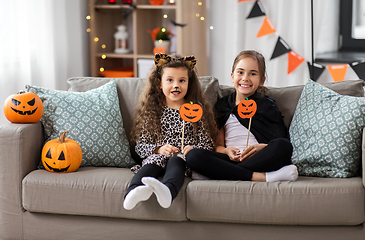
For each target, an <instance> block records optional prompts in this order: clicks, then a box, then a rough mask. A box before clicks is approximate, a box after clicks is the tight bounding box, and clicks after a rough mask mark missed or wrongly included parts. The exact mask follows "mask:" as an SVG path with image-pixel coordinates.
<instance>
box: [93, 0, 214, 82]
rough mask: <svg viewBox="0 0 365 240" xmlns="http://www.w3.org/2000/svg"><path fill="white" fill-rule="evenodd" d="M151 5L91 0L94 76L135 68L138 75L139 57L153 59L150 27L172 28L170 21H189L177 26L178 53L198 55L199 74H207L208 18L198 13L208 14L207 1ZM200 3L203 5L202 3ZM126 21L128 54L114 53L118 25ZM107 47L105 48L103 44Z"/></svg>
mask: <svg viewBox="0 0 365 240" xmlns="http://www.w3.org/2000/svg"><path fill="white" fill-rule="evenodd" d="M166 2H167V3H166ZM168 2H169V1H168V0H165V4H164V5H150V3H149V0H134V1H133V4H132V5H129V4H123V3H122V0H119V1H118V0H117V2H116V4H109V2H108V0H89V15H90V24H89V25H90V32H89V34H90V64H91V74H92V76H95V77H96V76H101V74H100V72H99V70H100V68H101V67H102V68H104V69H105V70H113V69H115V68H131V67H132V68H133V75H134V77H145V76H138V59H153V48H154V46H153V41H152V39H151V34H150V33H148V31H149V30H153V29H154V28H156V27H161V26H163V27H166V28H169V26H170V25H173V24H172V23H171V20H172V21H174V22H176V23H180V24H186V26H185V27H181V26H176V34H175V36H174V37H173V38H175V41H176V45H175V48H176V53H177V54H180V55H183V56H186V55H195V56H196V57H197V59H198V63H197V70H198V74H199V75H200V76H203V75H207V53H206V31H207V26H206V21H205V20H200V17H198V16H206V7H205V0H188V1H187V0H175V3H174V5H170V4H169V3H168ZM199 2H200V3H201V4H199ZM164 14H167V16H168V17H167V18H166V19H165V18H164V17H163V15H164ZM121 24H124V25H126V26H127V31H128V33H129V39H128V49H129V50H130V52H129V53H127V54H117V53H114V48H115V39H114V33H115V32H116V31H117V26H118V25H121ZM103 46H104V47H103Z"/></svg>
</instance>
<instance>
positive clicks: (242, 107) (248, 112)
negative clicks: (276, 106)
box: [237, 99, 257, 118]
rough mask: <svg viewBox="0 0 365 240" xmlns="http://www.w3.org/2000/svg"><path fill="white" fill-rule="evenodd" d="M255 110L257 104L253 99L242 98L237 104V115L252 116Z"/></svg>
mask: <svg viewBox="0 0 365 240" xmlns="http://www.w3.org/2000/svg"><path fill="white" fill-rule="evenodd" d="M256 110H257V104H256V102H255V101H254V100H252V99H250V100H242V101H241V102H240V103H239V104H238V106H237V112H238V115H239V116H240V117H241V118H252V117H253V115H255V113H256Z"/></svg>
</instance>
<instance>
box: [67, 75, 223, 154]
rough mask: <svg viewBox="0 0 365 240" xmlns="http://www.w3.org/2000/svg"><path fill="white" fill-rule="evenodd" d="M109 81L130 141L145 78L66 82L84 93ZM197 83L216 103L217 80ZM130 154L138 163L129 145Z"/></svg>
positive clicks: (132, 148)
mask: <svg viewBox="0 0 365 240" xmlns="http://www.w3.org/2000/svg"><path fill="white" fill-rule="evenodd" d="M109 81H115V82H116V84H117V91H118V97H119V106H120V111H121V113H122V116H123V124H124V129H125V131H126V134H127V138H128V139H129V140H130V139H131V137H130V131H131V128H132V122H133V116H134V112H135V107H136V106H137V103H138V99H139V96H140V95H141V92H142V91H143V88H144V86H145V82H146V79H145V78H94V77H74V78H70V79H68V80H67V82H68V83H69V84H70V89H69V90H70V91H75V92H84V91H88V90H90V89H94V88H97V87H99V86H101V85H103V84H105V83H107V82H109ZM199 81H200V83H201V86H202V88H203V91H204V93H205V96H206V97H207V99H208V101H209V102H211V104H212V105H214V104H215V102H216V101H217V98H218V97H217V94H218V87H219V83H218V80H217V79H216V78H214V77H209V76H206V77H199ZM130 147H131V149H130V150H131V153H132V156H133V158H134V159H135V160H137V161H140V159H139V157H138V155H137V154H136V153H135V151H134V145H133V144H131V145H130Z"/></svg>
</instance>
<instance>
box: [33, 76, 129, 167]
mask: <svg viewBox="0 0 365 240" xmlns="http://www.w3.org/2000/svg"><path fill="white" fill-rule="evenodd" d="M26 87H27V90H28V91H30V92H34V93H36V94H37V95H38V96H39V97H40V98H41V99H42V101H43V106H44V113H43V117H42V119H41V122H42V124H43V126H44V132H45V138H46V141H49V140H51V139H55V138H58V137H59V136H60V134H61V132H63V131H66V130H67V131H69V132H70V133H69V134H68V135H67V137H68V138H70V139H73V140H75V141H76V142H77V143H78V144H79V145H80V147H81V150H82V163H81V165H80V167H84V166H111V167H112V166H113V167H131V166H133V165H134V164H135V162H134V161H133V159H132V157H131V154H130V149H129V142H128V139H127V138H126V135H125V131H124V128H123V120H122V116H121V114H120V110H119V102H118V95H117V89H116V85H115V82H110V83H108V84H105V85H103V86H101V87H99V88H97V89H94V90H91V91H88V92H83V93H73V92H67V91H57V90H52V89H46V88H42V87H35V86H29V85H27V86H26Z"/></svg>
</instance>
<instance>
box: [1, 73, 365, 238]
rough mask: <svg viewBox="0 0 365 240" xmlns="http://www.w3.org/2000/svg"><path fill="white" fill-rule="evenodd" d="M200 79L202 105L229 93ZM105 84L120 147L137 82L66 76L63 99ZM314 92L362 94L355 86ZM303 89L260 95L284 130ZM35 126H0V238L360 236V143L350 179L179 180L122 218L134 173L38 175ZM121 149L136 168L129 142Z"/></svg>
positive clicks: (104, 170) (88, 170)
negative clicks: (165, 199) (272, 104)
mask: <svg viewBox="0 0 365 240" xmlns="http://www.w3.org/2000/svg"><path fill="white" fill-rule="evenodd" d="M200 81H201V84H202V87H203V89H204V91H205V94H206V96H207V97H208V99H209V101H210V102H211V103H212V104H214V103H215V101H216V100H217V98H219V97H222V96H223V95H226V94H228V93H230V92H232V91H233V89H232V87H229V86H222V85H219V81H218V80H217V79H215V78H214V77H200ZM109 82H115V83H116V88H117V94H118V101H119V107H120V113H121V116H122V119H123V128H124V130H125V134H126V136H127V138H128V140H129V139H130V129H131V125H132V120H133V113H134V110H135V106H136V104H137V101H138V97H139V95H140V93H141V91H142V88H143V85H144V82H145V79H140V78H115V79H111V78H81V77H80V78H71V79H69V80H68V83H69V84H70V86H71V87H70V89H69V92H88V91H90V90H91V89H96V88H98V87H100V86H103V85H104V84H107V83H109ZM324 85H325V86H326V87H328V88H330V89H333V90H334V91H336V92H338V93H340V94H342V95H350V96H356V97H363V96H364V90H363V86H364V81H362V80H353V81H344V82H336V83H327V84H324ZM303 87H304V86H303V85H301V86H291V87H283V88H269V92H268V95H269V96H271V97H272V98H273V99H275V101H276V103H277V106H278V108H279V109H280V111H281V112H282V114H283V117H284V122H285V124H286V125H287V126H288V127H289V126H290V124H291V120H292V118H293V115H294V113H295V111H296V106H297V103H298V100H299V98H300V96H301V92H302V90H303ZM72 104H73V103H72ZM43 125H44V124H42V122H37V123H31V124H15V123H8V124H5V125H2V126H0V152H1V154H0V239H37V240H41V239H47V240H49V239H77V240H80V239H88V240H90V239H166V240H170V239H211V240H213V239H231V240H234V239H281V240H284V239H306V240H307V239H331V240H334V239H351V240H356V239H365V229H364V221H365V207H364V206H365V198H364V194H365V189H364V186H365V177H364V172H365V171H364V165H365V154H364V149H365V145H362V147H361V148H362V153H361V156H362V160H361V161H362V162H361V169H360V172H359V175H358V176H354V177H348V178H331V177H311V176H299V178H298V180H297V181H294V182H289V181H284V182H273V183H265V182H252V181H217V180H197V179H194V180H193V179H192V178H190V177H186V178H185V182H184V185H183V187H182V189H181V191H180V192H179V194H178V196H177V197H176V199H175V200H174V201H173V203H172V205H171V207H170V208H168V209H163V208H161V207H160V206H159V204H158V203H157V200H156V198H155V196H154V195H153V196H152V197H151V198H150V199H149V200H147V201H145V202H141V203H138V205H137V206H136V207H135V208H134V209H133V210H130V211H127V210H125V209H124V208H123V198H124V195H125V192H126V189H127V187H128V185H129V182H130V181H131V179H132V177H133V175H134V173H132V172H131V170H130V169H129V167H109V166H82V167H80V168H79V169H78V170H77V171H76V172H72V173H53V172H49V171H46V170H45V169H43V168H42V167H40V159H41V150H42V147H43V144H44V142H45V130H44V128H45V126H43ZM129 148H130V152H131V156H132V158H133V159H134V161H135V162H136V163H138V162H139V161H140V159H138V157H137V155H136V154H135V152H134V146H133V144H132V143H130V146H129Z"/></svg>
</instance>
